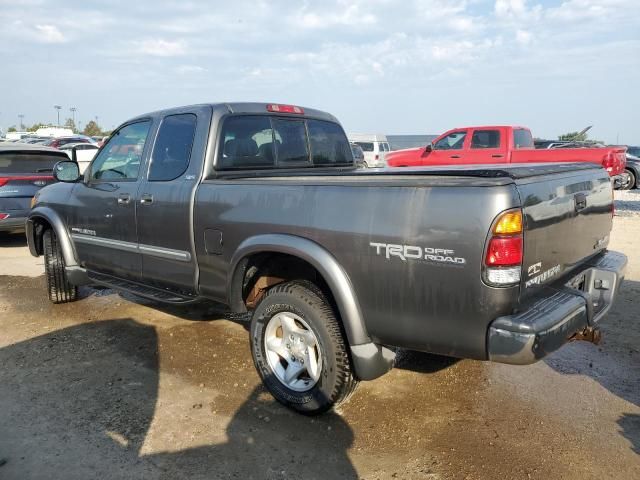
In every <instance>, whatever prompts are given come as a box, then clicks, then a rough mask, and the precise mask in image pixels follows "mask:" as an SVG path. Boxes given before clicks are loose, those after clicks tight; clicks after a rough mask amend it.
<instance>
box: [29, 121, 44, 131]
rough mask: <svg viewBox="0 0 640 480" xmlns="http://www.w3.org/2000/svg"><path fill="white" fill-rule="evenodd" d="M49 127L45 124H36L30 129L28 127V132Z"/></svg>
mask: <svg viewBox="0 0 640 480" xmlns="http://www.w3.org/2000/svg"><path fill="white" fill-rule="evenodd" d="M46 126H47V125H46V124H45V123H40V122H38V123H34V124H33V125H31V126H30V127H27V132H35V131H36V130H38V129H39V128H41V127H46Z"/></svg>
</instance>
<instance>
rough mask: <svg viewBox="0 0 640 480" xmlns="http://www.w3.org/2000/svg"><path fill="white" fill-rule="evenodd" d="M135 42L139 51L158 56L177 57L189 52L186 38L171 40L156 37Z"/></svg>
mask: <svg viewBox="0 0 640 480" xmlns="http://www.w3.org/2000/svg"><path fill="white" fill-rule="evenodd" d="M134 43H135V45H136V46H137V51H138V52H139V53H144V54H146V55H153V56H156V57H176V56H180V55H185V54H186V53H187V44H186V42H185V41H184V40H176V41H171V40H163V39H161V38H156V39H148V40H142V41H136V42H134Z"/></svg>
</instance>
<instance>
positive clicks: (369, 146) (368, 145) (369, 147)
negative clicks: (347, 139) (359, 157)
mask: <svg viewBox="0 0 640 480" xmlns="http://www.w3.org/2000/svg"><path fill="white" fill-rule="evenodd" d="M355 144H356V145H358V146H359V147H360V148H361V149H362V151H363V152H373V142H355Z"/></svg>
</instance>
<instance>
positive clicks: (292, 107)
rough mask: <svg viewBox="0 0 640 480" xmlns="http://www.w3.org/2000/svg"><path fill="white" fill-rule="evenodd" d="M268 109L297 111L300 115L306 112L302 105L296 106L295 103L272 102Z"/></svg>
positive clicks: (269, 110)
mask: <svg viewBox="0 0 640 480" xmlns="http://www.w3.org/2000/svg"><path fill="white" fill-rule="evenodd" d="M267 111H268V112H277V113H297V114H298V115H303V114H304V110H303V109H302V108H301V107H296V106H295V105H278V104H276V103H270V104H269V105H267Z"/></svg>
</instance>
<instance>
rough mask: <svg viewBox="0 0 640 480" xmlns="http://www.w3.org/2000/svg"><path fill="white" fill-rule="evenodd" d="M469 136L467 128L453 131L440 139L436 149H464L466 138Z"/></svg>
mask: <svg viewBox="0 0 640 480" xmlns="http://www.w3.org/2000/svg"><path fill="white" fill-rule="evenodd" d="M466 136H467V132H466V131H465V130H462V131H458V132H452V133H450V134H449V135H447V136H446V137H443V138H441V139H440V140H438V141H437V142H436V143H435V144H434V145H433V149H434V150H462V147H463V145H464V139H465V138H466Z"/></svg>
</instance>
